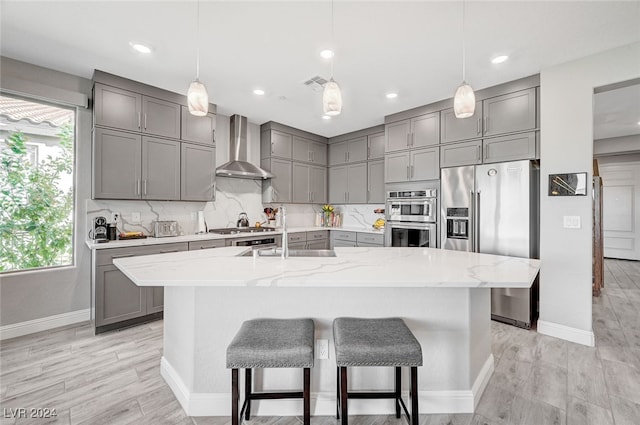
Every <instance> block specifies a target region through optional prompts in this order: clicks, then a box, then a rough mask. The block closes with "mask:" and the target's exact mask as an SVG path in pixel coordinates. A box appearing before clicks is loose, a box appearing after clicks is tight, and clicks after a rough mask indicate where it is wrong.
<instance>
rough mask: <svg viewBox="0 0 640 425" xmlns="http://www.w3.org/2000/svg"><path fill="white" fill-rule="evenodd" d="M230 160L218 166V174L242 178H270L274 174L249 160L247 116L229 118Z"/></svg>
mask: <svg viewBox="0 0 640 425" xmlns="http://www.w3.org/2000/svg"><path fill="white" fill-rule="evenodd" d="M229 139H230V140H229V158H230V159H231V160H230V161H229V162H226V163H224V164H222V165H221V166H219V167H218V168H216V175H218V176H224V177H235V178H240V179H261V180H265V179H270V178H271V177H273V175H272V174H271V173H270V172H268V171H265V170H263V169H262V168H260V167H258V166H255V165H253V164H251V163H250V162H248V161H247V149H248V145H247V117H243V116H240V115H232V116H231V119H230V120H229Z"/></svg>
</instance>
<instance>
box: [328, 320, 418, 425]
mask: <svg viewBox="0 0 640 425" xmlns="http://www.w3.org/2000/svg"><path fill="white" fill-rule="evenodd" d="M333 338H334V343H335V348H336V365H337V366H338V368H337V390H336V392H337V406H336V408H337V416H336V417H337V418H341V419H342V425H347V424H348V423H349V421H348V409H347V401H348V399H349V398H351V399H356V398H359V399H381V398H392V399H394V400H395V405H396V418H399V417H400V413H401V411H400V407H401V406H402V408H403V409H404V413H405V414H406V415H407V420H408V421H409V423H410V424H411V425H418V366H422V348H421V347H420V343H419V342H418V340H417V339H416V337H415V336H414V335H413V333H411V331H410V330H409V328H408V327H407V325H406V324H405V323H404V321H403V320H402V319H400V318H380V319H360V318H353V317H339V318H337V319H335V320H334V321H333ZM354 366H389V367H395V388H394V391H390V392H379V391H378V392H365V391H359V392H353V391H349V390H348V386H347V368H349V367H354ZM403 366H404V367H410V368H411V390H410V391H411V392H410V396H411V415H409V412H408V411H407V406H406V405H405V404H404V401H403V400H402V395H401V388H402V373H401V372H402V370H401V367H403Z"/></svg>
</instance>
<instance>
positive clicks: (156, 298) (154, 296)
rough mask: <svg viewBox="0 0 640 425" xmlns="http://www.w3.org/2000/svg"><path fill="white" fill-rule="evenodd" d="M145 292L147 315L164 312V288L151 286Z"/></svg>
mask: <svg viewBox="0 0 640 425" xmlns="http://www.w3.org/2000/svg"><path fill="white" fill-rule="evenodd" d="M144 289H146V290H147V314H151V313H158V312H160V311H162V310H164V286H152V287H148V288H144Z"/></svg>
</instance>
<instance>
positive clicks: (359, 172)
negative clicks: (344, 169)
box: [347, 162, 367, 204]
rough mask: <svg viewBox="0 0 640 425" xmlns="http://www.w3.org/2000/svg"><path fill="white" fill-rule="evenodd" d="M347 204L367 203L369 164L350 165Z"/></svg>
mask: <svg viewBox="0 0 640 425" xmlns="http://www.w3.org/2000/svg"><path fill="white" fill-rule="evenodd" d="M347 185H348V191H347V203H348V204H366V203H367V163H366V162H362V163H360V164H353V165H349V168H348V177H347Z"/></svg>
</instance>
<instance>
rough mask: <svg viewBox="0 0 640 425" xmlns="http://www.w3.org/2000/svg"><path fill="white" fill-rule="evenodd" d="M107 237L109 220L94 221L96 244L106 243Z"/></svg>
mask: <svg viewBox="0 0 640 425" xmlns="http://www.w3.org/2000/svg"><path fill="white" fill-rule="evenodd" d="M107 237H108V235H107V219H106V218H104V217H96V218H94V219H93V239H94V240H95V241H96V242H106V241H107V240H108V239H107Z"/></svg>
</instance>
